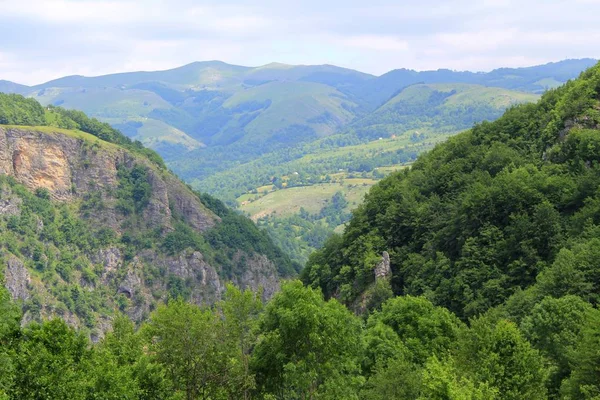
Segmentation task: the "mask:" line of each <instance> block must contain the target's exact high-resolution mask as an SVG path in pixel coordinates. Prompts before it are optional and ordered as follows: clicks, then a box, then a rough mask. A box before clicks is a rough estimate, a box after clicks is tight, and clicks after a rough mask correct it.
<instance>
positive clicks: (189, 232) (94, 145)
mask: <svg viewBox="0 0 600 400" xmlns="http://www.w3.org/2000/svg"><path fill="white" fill-rule="evenodd" d="M0 123H1V124H2V125H0V173H1V176H0V178H1V179H0V193H1V203H2V207H1V210H0V226H1V231H2V241H1V243H2V244H1V247H0V254H1V258H2V260H3V265H4V267H5V268H4V270H3V274H4V278H5V284H6V286H7V288H8V289H9V291H10V293H11V294H12V297H13V298H15V299H18V300H19V301H20V302H21V303H20V304H21V305H22V307H23V309H24V310H25V316H24V318H25V320H26V321H31V320H40V319H42V318H49V317H52V316H61V317H62V318H64V319H65V320H67V321H69V323H71V324H72V325H74V326H78V327H79V328H85V329H87V330H88V331H89V332H90V333H91V334H92V335H93V336H98V335H100V334H101V333H102V332H103V331H105V330H106V328H107V327H108V325H107V321H108V320H109V317H110V316H111V315H114V313H115V312H117V311H119V310H120V311H122V312H125V313H127V314H128V315H129V316H130V317H131V318H132V319H134V320H136V321H139V320H142V319H144V318H145V317H146V316H147V315H148V313H149V312H150V310H152V309H154V308H155V307H156V305H157V304H160V303H162V302H164V301H165V300H166V299H168V298H177V297H180V296H181V297H182V298H184V299H187V300H190V301H193V302H195V303H198V304H212V303H214V302H215V301H217V300H219V298H220V296H221V294H222V292H223V291H224V285H225V282H228V281H231V282H235V283H237V284H238V285H240V286H241V287H251V288H254V289H258V288H259V287H263V288H264V295H265V296H266V297H269V296H271V295H272V294H273V293H274V291H275V290H276V289H277V287H278V282H279V279H280V277H281V276H287V275H291V274H293V273H294V269H293V268H292V264H291V262H290V261H289V259H288V258H287V256H285V255H283V254H282V253H281V251H280V250H279V249H277V248H276V247H275V246H274V245H273V244H272V242H271V240H270V239H269V238H268V237H267V236H266V234H265V233H263V232H261V231H259V230H258V229H257V228H256V226H255V225H254V224H253V223H252V222H250V221H249V220H247V219H246V218H244V217H241V216H238V215H237V214H235V213H233V212H232V211H230V210H228V209H227V208H226V207H225V206H224V205H223V204H222V203H221V202H219V201H218V200H215V199H213V198H211V197H209V196H207V195H200V194H198V193H196V192H194V191H192V190H191V189H190V188H189V187H188V186H186V185H185V184H183V183H182V182H181V181H180V180H179V179H178V178H176V177H175V176H174V175H172V174H171V173H170V172H168V171H167V170H166V168H165V167H164V164H163V163H162V160H161V159H160V157H159V156H158V155H157V154H156V153H154V152H153V151H151V150H147V149H145V148H143V147H142V146H141V145H139V143H134V142H131V140H130V139H128V138H127V137H125V136H123V135H122V134H121V133H119V132H118V131H116V130H114V129H113V128H111V127H110V126H108V125H106V124H102V123H100V122H98V121H96V120H93V119H89V118H87V117H86V116H85V115H84V114H82V113H80V112H71V111H66V110H63V109H60V108H50V109H46V110H45V109H43V108H42V107H41V106H40V105H39V104H38V103H37V102H35V101H34V100H32V99H24V98H23V97H21V96H18V95H2V94H0ZM64 127H68V128H70V129H65V128H64ZM103 139H104V140H103Z"/></svg>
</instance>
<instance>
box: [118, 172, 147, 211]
mask: <svg viewBox="0 0 600 400" xmlns="http://www.w3.org/2000/svg"><path fill="white" fill-rule="evenodd" d="M117 177H118V179H119V188H118V190H117V198H118V199H119V200H118V201H119V202H118V204H117V207H118V209H119V210H120V211H121V212H122V213H123V214H125V215H129V214H132V213H134V212H135V213H138V214H139V213H141V212H142V211H143V210H144V208H146V206H147V205H148V202H149V201H150V196H151V194H152V186H151V185H150V183H149V182H148V171H147V169H146V167H144V166H142V165H139V164H136V165H134V166H133V167H131V168H128V167H126V166H124V165H120V166H119V169H118V171H117Z"/></svg>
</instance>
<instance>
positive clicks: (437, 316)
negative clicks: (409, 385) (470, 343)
mask: <svg viewBox="0 0 600 400" xmlns="http://www.w3.org/2000/svg"><path fill="white" fill-rule="evenodd" d="M377 322H381V323H383V324H385V325H387V326H389V327H391V328H392V329H393V330H394V332H396V334H397V335H398V336H399V337H400V339H401V340H402V342H403V343H404V345H405V346H406V347H407V348H408V351H409V353H410V355H411V357H412V359H413V361H414V362H416V363H418V364H424V363H425V361H426V360H427V359H428V358H429V357H431V356H432V355H434V354H436V355H439V356H441V355H443V354H445V353H446V352H447V351H448V350H449V349H450V348H452V347H453V346H454V343H455V342H456V341H457V339H458V337H459V335H460V329H461V326H462V324H461V322H460V321H459V320H458V318H456V316H454V315H453V314H452V313H450V312H449V311H448V310H446V309H444V308H441V307H436V306H434V305H433V304H432V303H431V302H430V301H429V300H427V299H425V298H423V297H413V296H402V297H396V298H393V299H390V300H388V301H387V302H385V303H383V305H382V308H381V312H378V313H375V314H373V315H372V317H370V319H369V325H375V324H376V323H377Z"/></svg>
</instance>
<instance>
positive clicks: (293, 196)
mask: <svg viewBox="0 0 600 400" xmlns="http://www.w3.org/2000/svg"><path fill="white" fill-rule="evenodd" d="M376 182H377V181H375V180H373V179H345V180H344V181H343V183H320V184H316V185H311V186H301V187H293V188H289V189H281V190H276V191H273V192H271V193H268V194H267V195H265V196H262V197H259V198H258V199H257V200H254V201H250V200H248V199H249V197H248V196H249V195H244V196H242V197H240V198H239V200H240V206H239V209H240V210H242V211H243V212H244V213H245V214H247V215H248V216H250V218H252V219H253V220H257V219H259V218H263V217H266V216H270V215H273V216H277V217H286V216H290V215H292V214H296V213H298V212H300V208H304V209H305V210H306V211H308V212H309V213H313V214H314V213H318V212H319V211H320V210H321V209H322V208H323V207H325V205H326V204H327V202H328V201H329V200H330V199H331V198H332V197H333V195H334V194H335V193H336V192H342V193H343V194H344V195H345V197H346V199H347V200H348V203H349V208H348V209H349V210H351V209H354V208H355V207H356V206H358V205H359V204H360V203H361V202H362V200H363V197H364V195H365V193H366V192H367V191H368V190H369V188H370V187H371V186H373V185H374V184H375V183H376Z"/></svg>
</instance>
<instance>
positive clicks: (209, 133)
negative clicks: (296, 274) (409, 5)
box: [3, 59, 594, 264]
mask: <svg viewBox="0 0 600 400" xmlns="http://www.w3.org/2000/svg"><path fill="white" fill-rule="evenodd" d="M593 62H594V61H593V60H588V59H584V60H565V61H562V62H559V63H550V64H547V65H541V66H535V67H529V68H520V69H506V68H504V69H498V70H494V71H491V72H488V73H470V72H456V71H450V70H437V71H424V72H416V71H411V70H404V69H401V70H394V71H391V72H389V73H387V74H384V75H382V76H379V77H376V76H373V75H369V74H364V73H360V72H358V71H353V70H349V69H344V68H339V67H336V66H331V65H322V66H293V65H284V64H277V63H272V64H268V65H265V66H262V67H257V68H251V67H241V66H234V65H229V64H225V63H222V62H216V61H215V62H198V63H193V64H189V65H186V66H183V67H180V68H175V69H172V70H168V71H157V72H135V73H124V74H114V75H107V76H100V77H91V78H88V77H80V76H73V77H65V78H61V79H58V80H54V81H51V82H47V83H45V84H41V85H37V86H33V87H26V86H22V85H16V84H10V83H4V84H3V87H5V88H6V89H5V90H8V91H12V92H18V93H21V94H23V95H25V96H28V97H32V98H34V99H37V100H38V101H40V102H41V103H42V104H45V105H54V106H60V107H63V108H75V109H79V110H82V111H84V112H86V113H88V114H90V115H91V116H93V117H96V118H98V119H100V120H101V121H104V122H107V123H109V124H111V125H112V126H113V127H115V128H117V129H119V130H121V131H122V132H123V133H124V134H125V135H127V136H128V137H130V138H132V139H134V140H136V141H141V143H142V144H143V145H145V146H149V147H150V148H153V149H155V150H156V151H158V153H159V154H160V155H161V156H162V157H163V158H164V159H165V161H166V164H167V165H168V167H169V168H170V169H171V170H172V171H173V172H175V173H176V174H177V175H178V176H180V177H181V178H182V179H184V180H185V181H186V182H188V183H189V184H190V185H192V187H193V188H194V189H196V190H199V191H201V192H204V193H208V194H211V195H213V196H216V197H217V198H219V199H221V200H223V201H224V202H225V203H226V204H227V205H229V206H230V207H233V208H236V209H237V210H239V212H241V213H243V214H245V215H247V216H249V217H251V218H252V219H253V220H255V221H257V222H258V223H259V225H261V226H262V227H263V228H265V229H267V230H268V231H269V233H270V235H271V237H272V238H273V240H275V242H276V243H277V244H278V245H279V246H280V247H282V248H284V249H286V252H287V253H288V254H289V255H290V256H291V257H292V259H293V260H294V261H295V262H297V263H299V264H304V263H305V262H306V260H307V257H308V254H310V252H311V251H312V250H314V249H316V248H318V247H320V246H321V245H322V243H323V241H324V240H325V238H326V237H327V236H328V235H329V234H331V233H333V232H334V231H335V232H341V231H342V230H343V225H344V224H345V222H347V220H348V218H349V216H350V213H351V211H352V210H353V209H355V208H356V207H357V206H358V205H359V204H360V203H361V202H362V197H363V195H364V194H365V193H366V192H367V190H368V188H369V187H370V186H372V185H373V184H374V183H376V182H377V181H378V180H380V179H381V178H383V177H384V176H386V175H388V174H389V172H390V171H392V170H395V169H399V168H402V167H406V166H408V165H410V164H411V163H412V162H413V161H414V160H415V159H416V158H417V156H418V155H419V154H420V153H422V152H424V151H427V150H430V149H432V148H433V147H434V146H435V145H436V144H437V143H441V142H443V141H444V140H446V139H447V138H449V137H450V136H452V135H453V134H456V133H458V132H460V131H462V130H464V129H468V128H470V127H472V126H473V125H474V124H476V123H479V122H480V121H483V120H494V119H496V118H498V117H499V116H500V115H501V114H502V113H503V112H504V110H505V109H507V108H509V107H511V106H513V105H516V104H519V103H523V102H533V101H535V100H536V99H537V98H539V93H541V92H543V91H544V90H546V89H548V88H551V87H554V86H556V85H558V84H560V83H562V82H564V81H566V80H567V79H570V78H574V77H576V76H577V74H578V73H579V72H580V71H581V70H582V69H583V68H585V66H588V65H591V64H593ZM357 179H358V180H357ZM361 179H362V180H361ZM265 191H266V192H267V193H265ZM338 193H339V195H341V196H342V197H343V198H344V204H345V205H344V207H343V208H341V209H340V210H338V211H339V213H340V218H336V219H333V220H332V219H329V220H327V219H326V218H324V217H323V216H322V215H321V214H322V212H321V211H322V210H323V209H324V208H326V207H327V206H328V205H330V204H331V203H332V201H333V196H334V195H336V194H338ZM301 210H303V211H305V212H302V213H301ZM306 213H308V214H306ZM314 232H317V234H315V233H314Z"/></svg>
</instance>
